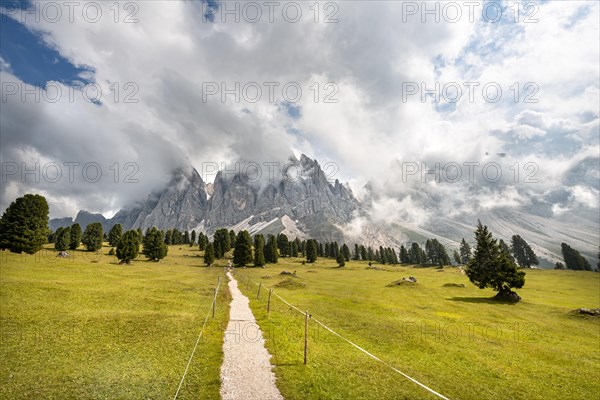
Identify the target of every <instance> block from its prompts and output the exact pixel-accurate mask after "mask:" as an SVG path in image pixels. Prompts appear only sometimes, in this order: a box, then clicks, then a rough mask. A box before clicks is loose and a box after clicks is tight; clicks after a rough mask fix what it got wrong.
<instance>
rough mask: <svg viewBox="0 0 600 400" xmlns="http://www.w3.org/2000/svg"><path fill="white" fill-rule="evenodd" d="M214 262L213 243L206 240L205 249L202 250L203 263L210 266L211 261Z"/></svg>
mask: <svg viewBox="0 0 600 400" xmlns="http://www.w3.org/2000/svg"><path fill="white" fill-rule="evenodd" d="M214 262H215V248H214V244H213V243H210V242H208V243H207V244H206V249H205V250H204V263H205V264H206V265H208V266H209V267H210V266H211V265H212V263H214Z"/></svg>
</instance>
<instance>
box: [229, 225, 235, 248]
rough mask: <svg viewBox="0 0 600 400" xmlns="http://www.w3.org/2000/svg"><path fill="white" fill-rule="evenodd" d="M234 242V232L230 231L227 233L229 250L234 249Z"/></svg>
mask: <svg viewBox="0 0 600 400" xmlns="http://www.w3.org/2000/svg"><path fill="white" fill-rule="evenodd" d="M235 241H236V236H235V231H234V230H233V229H232V230H230V231H229V246H230V249H234V248H235Z"/></svg>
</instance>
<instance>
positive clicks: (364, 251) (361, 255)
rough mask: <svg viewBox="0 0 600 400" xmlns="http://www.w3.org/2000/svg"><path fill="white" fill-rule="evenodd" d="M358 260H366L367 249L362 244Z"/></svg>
mask: <svg viewBox="0 0 600 400" xmlns="http://www.w3.org/2000/svg"><path fill="white" fill-rule="evenodd" d="M360 259H361V260H363V261H365V260H366V259H367V249H366V248H365V246H363V245H362V244H361V245H360Z"/></svg>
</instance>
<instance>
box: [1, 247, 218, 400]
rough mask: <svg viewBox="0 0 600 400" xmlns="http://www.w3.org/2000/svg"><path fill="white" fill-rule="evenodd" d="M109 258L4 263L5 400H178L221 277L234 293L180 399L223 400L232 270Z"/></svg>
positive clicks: (12, 258) (185, 253)
mask: <svg viewBox="0 0 600 400" xmlns="http://www.w3.org/2000/svg"><path fill="white" fill-rule="evenodd" d="M180 247H181V250H180ZM108 250H109V248H107V247H104V248H103V249H102V252H103V253H104V254H101V255H100V254H91V253H87V252H84V251H75V252H72V257H71V258H65V259H61V258H57V257H56V252H55V251H53V250H49V251H41V252H39V253H37V254H35V255H18V254H12V253H9V252H7V251H4V252H1V253H0V257H1V258H0V304H1V306H0V312H1V314H0V322H1V323H0V326H1V346H0V398H3V399H99V398H102V399H142V398H144V399H166V398H173V396H174V395H175V392H176V390H177V387H178V385H179V381H180V379H181V376H182V375H183V372H184V369H185V366H186V364H187V361H188V358H189V356H190V354H191V352H192V349H193V347H194V344H195V342H196V339H197V337H198V334H199V332H200V329H201V327H202V323H203V322H204V318H205V317H206V315H207V312H208V311H209V309H210V307H211V303H212V299H213V294H214V288H215V287H216V284H217V278H218V276H219V275H221V279H222V283H223V285H222V286H221V289H225V290H220V291H219V294H218V296H217V307H216V313H215V317H214V319H213V318H212V314H211V316H210V317H209V321H208V324H207V334H206V335H205V336H204V338H203V340H201V341H200V344H199V345H198V348H197V350H196V353H195V356H194V358H193V360H192V363H191V365H190V368H189V371H188V373H187V376H186V379H185V381H184V383H183V386H182V389H181V392H180V394H179V397H178V398H180V399H192V398H193V399H197V398H203V399H218V398H219V388H220V376H219V374H220V366H221V361H222V335H221V334H219V335H217V334H214V332H215V331H217V329H216V328H215V327H220V326H224V324H226V323H227V321H228V318H229V310H228V305H229V301H230V300H229V293H228V291H227V288H226V285H225V283H226V278H225V279H224V278H223V276H222V275H223V269H222V268H206V267H204V266H203V263H202V258H201V257H199V255H200V254H201V253H200V252H199V251H198V250H197V248H196V247H195V248H193V249H192V248H189V247H187V246H185V247H184V246H171V247H170V249H169V255H168V256H167V258H166V259H164V260H162V261H161V262H158V263H156V262H148V261H145V259H144V258H143V257H139V258H138V260H136V261H133V262H132V264H131V265H118V261H117V260H116V258H114V257H112V256H109V255H107V253H108ZM211 333H212V334H211Z"/></svg>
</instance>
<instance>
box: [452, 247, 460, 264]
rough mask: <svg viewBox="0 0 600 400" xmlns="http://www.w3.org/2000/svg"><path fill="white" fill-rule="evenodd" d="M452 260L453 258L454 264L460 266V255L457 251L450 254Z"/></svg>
mask: <svg viewBox="0 0 600 400" xmlns="http://www.w3.org/2000/svg"><path fill="white" fill-rule="evenodd" d="M452 258H454V262H455V263H456V264H460V263H461V258H460V253H459V252H458V250H456V249H454V251H453V253H452Z"/></svg>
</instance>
